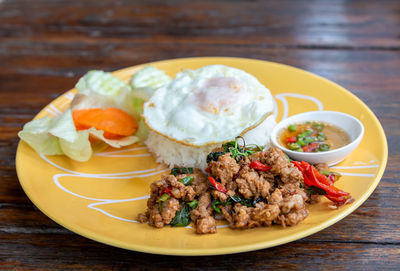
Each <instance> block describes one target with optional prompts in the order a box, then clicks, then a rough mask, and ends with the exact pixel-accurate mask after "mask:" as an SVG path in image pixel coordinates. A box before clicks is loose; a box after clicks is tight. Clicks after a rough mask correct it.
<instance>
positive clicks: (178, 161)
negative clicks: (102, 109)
mask: <svg viewBox="0 0 400 271" xmlns="http://www.w3.org/2000/svg"><path fill="white" fill-rule="evenodd" d="M273 108H274V102H273V98H272V96H271V94H270V92H269V90H268V89H267V88H266V87H265V86H263V85H262V84H261V83H260V82H259V81H258V80H257V79H256V78H255V77H254V76H252V75H250V74H248V73H246V72H245V71H243V70H239V69H236V68H231V67H227V66H223V65H211V66H204V67H202V68H200V69H197V70H183V71H181V72H179V73H178V74H177V75H176V76H175V78H174V79H173V80H172V81H171V82H170V83H168V84H166V85H164V86H162V87H160V88H158V89H157V90H156V91H155V92H154V94H153V95H152V96H151V98H150V99H149V100H148V101H147V102H146V103H145V104H144V111H143V119H144V122H145V123H146V125H147V126H148V127H149V129H150V132H149V136H148V138H147V140H146V145H147V146H148V147H149V149H150V150H151V151H152V152H153V153H154V154H155V156H156V158H157V161H158V162H163V163H166V164H167V165H169V166H170V167H172V166H174V165H177V166H182V167H196V168H200V169H204V168H205V167H206V166H207V163H206V156H207V154H208V153H209V152H210V151H211V150H212V149H214V148H216V147H218V146H220V145H221V144H222V143H225V142H228V141H231V140H233V139H234V138H235V137H237V136H243V137H244V138H245V140H246V141H247V142H248V143H252V144H257V145H260V146H268V145H269V133H270V131H271V129H272V128H273V126H274V125H275V124H276V123H275V119H274V117H273V116H272V111H273Z"/></svg>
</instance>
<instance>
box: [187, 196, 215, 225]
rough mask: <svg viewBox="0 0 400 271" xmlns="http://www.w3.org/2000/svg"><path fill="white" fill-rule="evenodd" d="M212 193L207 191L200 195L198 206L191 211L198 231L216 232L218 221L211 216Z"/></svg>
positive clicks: (191, 216)
mask: <svg viewBox="0 0 400 271" xmlns="http://www.w3.org/2000/svg"><path fill="white" fill-rule="evenodd" d="M212 212H213V210H212V208H211V195H210V193H209V192H206V193H204V194H202V195H200V197H199V200H198V204H197V207H196V208H195V209H194V210H192V211H191V212H190V218H191V219H192V221H193V222H194V223H195V225H196V232H197V233H215V232H216V222H215V219H214V217H212V216H211V214H212Z"/></svg>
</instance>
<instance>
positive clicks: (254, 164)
mask: <svg viewBox="0 0 400 271" xmlns="http://www.w3.org/2000/svg"><path fill="white" fill-rule="evenodd" d="M249 166H250V168H253V169H255V170H259V171H269V170H271V168H272V167H271V166H266V165H264V164H263V163H261V162H260V161H253V162H251V163H250V165H249Z"/></svg>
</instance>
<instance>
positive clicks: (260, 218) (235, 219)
mask: <svg viewBox="0 0 400 271" xmlns="http://www.w3.org/2000/svg"><path fill="white" fill-rule="evenodd" d="M278 215H279V207H278V205H276V204H272V205H269V204H264V203H261V204H258V205H257V206H256V207H255V208H253V207H246V206H243V205H242V204H240V203H237V204H236V205H235V207H234V208H233V214H232V219H231V223H230V225H229V226H230V227H231V228H238V229H248V228H254V227H259V226H271V224H272V222H273V221H274V220H275V219H276V218H277V216H278Z"/></svg>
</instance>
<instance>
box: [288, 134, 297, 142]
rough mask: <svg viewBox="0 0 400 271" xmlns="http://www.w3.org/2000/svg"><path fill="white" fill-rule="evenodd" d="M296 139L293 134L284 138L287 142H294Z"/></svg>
mask: <svg viewBox="0 0 400 271" xmlns="http://www.w3.org/2000/svg"><path fill="white" fill-rule="evenodd" d="M296 141H297V138H296V137H295V136H290V137H287V138H286V142H287V143H295V142H296Z"/></svg>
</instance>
